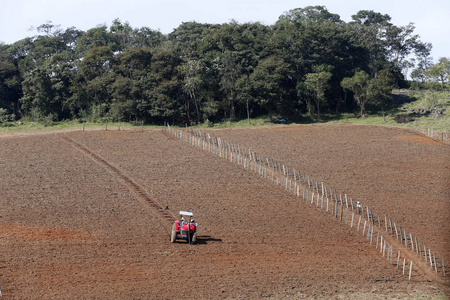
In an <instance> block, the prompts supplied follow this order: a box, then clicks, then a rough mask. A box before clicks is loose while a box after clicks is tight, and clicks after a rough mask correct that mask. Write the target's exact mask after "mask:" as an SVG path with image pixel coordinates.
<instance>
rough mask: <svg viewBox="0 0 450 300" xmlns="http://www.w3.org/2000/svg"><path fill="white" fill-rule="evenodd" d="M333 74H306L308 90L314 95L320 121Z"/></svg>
mask: <svg viewBox="0 0 450 300" xmlns="http://www.w3.org/2000/svg"><path fill="white" fill-rule="evenodd" d="M332 75H333V74H331V72H326V71H322V72H317V73H309V74H306V80H305V84H306V88H307V89H308V90H309V91H311V92H312V93H313V94H314V100H315V102H316V107H317V118H318V119H320V104H321V103H324V102H326V91H327V89H329V81H330V79H331V76H332Z"/></svg>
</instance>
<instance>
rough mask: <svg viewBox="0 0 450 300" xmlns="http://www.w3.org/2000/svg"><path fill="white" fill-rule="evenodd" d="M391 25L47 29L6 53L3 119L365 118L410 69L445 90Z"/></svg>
mask: <svg viewBox="0 0 450 300" xmlns="http://www.w3.org/2000/svg"><path fill="white" fill-rule="evenodd" d="M390 20H391V18H390V16H389V15H384V14H380V13H377V12H373V11H368V10H364V11H359V12H357V13H356V14H355V15H354V16H353V17H352V21H351V22H348V23H346V22H344V21H342V20H341V19H340V17H339V15H337V14H333V13H331V12H329V11H328V10H327V9H326V8H325V7H324V6H308V7H305V8H296V9H292V10H290V11H288V12H286V13H284V14H282V15H281V16H280V17H279V19H278V21H277V22H276V23H275V24H273V25H270V26H269V25H263V24H261V23H258V22H254V23H244V24H240V23H238V22H236V21H231V22H229V23H225V24H202V23H197V22H186V23H182V24H181V25H180V26H179V27H178V28H176V29H174V31H173V32H172V33H170V34H168V35H164V34H162V33H161V32H159V31H157V30H152V29H150V28H147V27H142V28H133V27H132V26H131V25H130V24H129V23H128V22H122V21H120V20H119V19H116V20H114V21H113V22H112V25H111V26H110V27H107V26H106V25H104V26H98V27H95V28H91V29H89V30H87V31H81V30H78V29H76V28H73V27H72V28H68V29H65V30H64V29H61V28H60V26H58V25H53V24H52V23H51V22H47V23H45V24H43V25H40V26H38V27H37V32H38V34H37V35H36V36H34V37H29V38H26V39H23V40H20V41H17V42H15V43H13V44H11V45H5V44H0V109H2V116H5V115H9V119H19V118H33V119H37V120H39V119H42V118H44V119H51V120H55V121H57V120H66V119H78V120H84V121H95V120H101V119H108V120H122V121H131V120H143V121H144V122H146V123H156V124H160V123H163V122H171V123H178V124H183V123H186V122H190V121H195V122H199V123H200V122H206V121H208V122H215V121H219V120H223V119H230V120H233V119H243V118H250V117H251V116H257V115H261V114H267V115H269V116H270V118H272V116H273V115H278V116H281V117H284V118H292V119H296V118H299V117H300V116H301V115H302V114H305V113H310V114H314V113H315V114H317V117H319V118H320V114H321V112H339V111H353V110H355V109H357V108H359V109H360V111H361V113H362V114H363V113H364V112H365V110H366V103H370V104H371V108H372V109H381V110H383V109H384V105H385V104H386V101H387V100H386V99H388V95H387V94H388V92H389V90H390V89H392V87H393V84H396V85H397V86H401V85H402V84H403V83H404V82H405V75H404V74H405V73H406V72H408V70H409V69H411V68H416V69H414V70H413V72H412V73H411V76H412V77H413V78H417V79H419V78H420V79H421V81H423V82H425V81H427V80H428V81H429V80H433V81H435V82H438V85H437V86H438V87H440V88H445V87H446V85H447V84H448V82H449V72H450V71H449V67H448V65H449V63H448V59H447V58H442V59H441V60H440V62H439V64H436V65H433V64H431V63H430V58H429V53H430V50H431V45H430V44H427V43H424V42H421V41H420V38H419V36H417V35H416V34H414V29H415V28H414V25H413V24H408V25H406V26H395V25H393V24H392V23H390ZM349 91H350V93H349V94H348V93H347V92H349ZM347 96H349V97H347ZM348 99H351V101H349V100H348ZM312 103H314V104H315V105H312ZM3 119H4V118H3ZM0 122H1V121H0Z"/></svg>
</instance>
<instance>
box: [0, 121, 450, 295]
mask: <svg viewBox="0 0 450 300" xmlns="http://www.w3.org/2000/svg"><path fill="white" fill-rule="evenodd" d="M214 133H215V134H217V135H220V136H222V137H223V138H227V139H229V140H230V141H232V142H235V143H240V144H242V145H246V146H251V147H252V148H254V149H255V151H258V152H259V153H262V154H264V155H267V156H269V157H272V158H274V159H278V160H280V161H283V163H285V164H287V165H289V166H291V167H295V168H298V169H300V170H302V171H304V172H307V173H308V174H310V175H313V176H315V177H317V179H321V180H323V181H324V182H327V183H328V184H329V185H330V186H333V187H336V188H337V189H338V190H340V191H345V192H346V193H348V194H349V195H353V197H354V199H359V200H360V201H362V202H363V203H367V205H371V206H374V207H376V208H377V209H379V210H380V213H381V212H383V213H384V212H386V213H389V215H391V216H392V217H393V218H395V219H396V220H397V221H398V222H399V223H400V224H402V226H405V227H406V228H407V229H408V231H409V230H410V231H411V232H413V233H415V234H416V235H417V236H421V237H423V240H424V241H425V242H426V243H428V244H429V245H430V247H432V249H433V250H435V251H436V253H440V254H441V253H442V255H444V256H445V255H447V257H449V255H448V254H449V252H450V251H449V234H448V233H449V232H450V230H449V222H448V221H449V220H448V216H449V214H448V212H449V197H448V196H449V186H448V179H449V177H448V174H449V170H448V168H449V160H448V158H449V156H448V155H449V146H448V145H443V144H441V143H432V144H428V143H421V142H418V141H417V140H416V139H415V138H414V137H415V136H417V135H415V134H414V133H413V132H409V131H404V130H397V129H384V128H379V127H363V126H347V125H342V126H292V127H281V128H265V129H257V130H254V129H245V130H227V131H214ZM410 136H412V137H413V138H409V137H410ZM404 137H406V138H404ZM0 153H1V159H0V178H1V181H0V201H1V207H2V211H1V213H0V287H1V291H2V293H3V295H4V298H7V299H8V298H10V299H12V298H16V299H23V298H35V299H42V298H65V299H67V298H101V299H110V298H118V299H124V298H148V299H173V298H178V297H183V298H196V299H222V298H231V299H235V298H236V299H260V298H271V299H286V298H291V299H301V298H336V299H342V298H346V299H347V298H349V299H360V298H370V299H385V298H411V297H420V296H422V295H426V296H432V295H435V294H436V293H442V292H445V291H447V293H448V282H445V283H443V284H442V283H440V282H435V281H434V280H433V279H430V277H429V276H428V275H427V274H426V273H423V272H421V271H420V269H418V268H414V271H413V279H412V280H411V281H409V280H408V276H406V275H402V273H401V272H399V270H397V269H396V268H395V266H393V265H391V264H390V263H389V262H388V261H387V260H385V259H383V258H382V256H381V255H380V253H379V251H378V250H377V249H375V247H373V246H370V245H369V244H368V243H367V241H366V239H365V238H364V237H362V236H361V235H360V233H358V232H356V230H354V228H350V227H349V226H347V225H345V224H343V222H339V221H337V220H336V219H334V218H332V217H330V214H327V213H326V212H324V211H322V210H319V209H317V208H315V207H313V206H311V205H308V204H307V203H305V202H304V201H301V200H299V198H298V197H296V196H294V195H293V194H292V193H289V192H287V191H285V190H284V189H282V188H280V187H279V186H276V185H274V184H272V183H271V182H270V181H267V180H265V179H263V178H261V177H259V176H258V175H255V174H254V173H252V172H249V171H248V170H245V169H243V168H242V167H239V166H236V165H233V164H231V163H229V162H227V161H225V160H223V159H221V158H219V157H217V156H214V155H212V154H211V153H208V152H204V151H201V150H199V149H198V148H194V147H192V146H190V145H189V144H187V143H185V142H181V141H179V140H176V139H173V138H171V137H169V136H168V135H166V134H165V133H164V132H162V131H144V132H142V131H136V132H132V131H127V132H124V131H120V132H119V131H92V132H70V133H62V134H51V135H38V136H33V135H30V136H23V137H20V138H19V137H4V138H0ZM430 187H431V188H430ZM166 206H167V207H168V210H164V208H165V207H166ZM179 210H188V211H193V212H194V214H195V216H196V221H197V222H198V223H199V243H198V244H197V245H192V246H189V245H188V244H186V243H185V242H182V241H180V242H179V243H175V244H171V243H170V242H169V231H170V228H171V220H172V219H173V218H174V217H176V215H177V212H178V211H179ZM403 224H404V225H403ZM449 261H450V260H449ZM430 280H431V281H430Z"/></svg>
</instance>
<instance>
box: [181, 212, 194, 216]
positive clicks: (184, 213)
mask: <svg viewBox="0 0 450 300" xmlns="http://www.w3.org/2000/svg"><path fill="white" fill-rule="evenodd" d="M180 215H183V216H190V217H193V216H194V214H193V213H191V212H188V211H180Z"/></svg>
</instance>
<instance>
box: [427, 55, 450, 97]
mask: <svg viewBox="0 0 450 300" xmlns="http://www.w3.org/2000/svg"><path fill="white" fill-rule="evenodd" d="M425 74H426V76H427V77H428V78H430V81H432V82H439V83H440V84H441V88H442V89H445V85H446V83H448V82H449V80H450V59H448V58H446V57H441V58H440V59H439V61H438V63H436V64H433V65H431V66H430V67H429V68H428V70H426V71H425Z"/></svg>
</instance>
